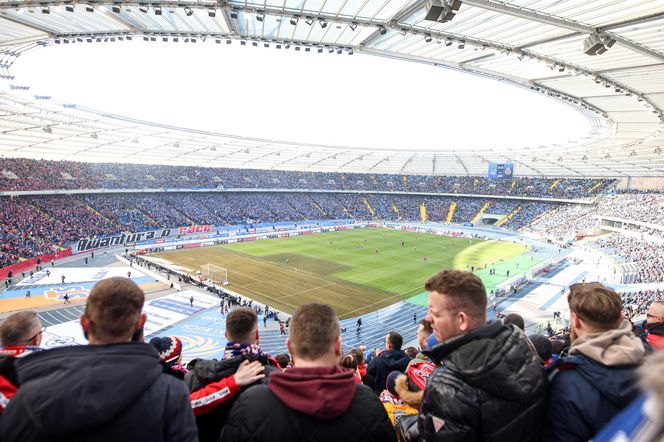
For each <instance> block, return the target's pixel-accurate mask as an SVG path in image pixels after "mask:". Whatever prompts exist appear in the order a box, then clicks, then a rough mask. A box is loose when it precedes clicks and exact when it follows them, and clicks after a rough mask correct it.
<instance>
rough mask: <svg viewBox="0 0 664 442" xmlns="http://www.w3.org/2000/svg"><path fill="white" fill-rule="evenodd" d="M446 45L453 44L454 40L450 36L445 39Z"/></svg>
mask: <svg viewBox="0 0 664 442" xmlns="http://www.w3.org/2000/svg"><path fill="white" fill-rule="evenodd" d="M445 46H452V40H450V39H449V38H448V39H446V40H445Z"/></svg>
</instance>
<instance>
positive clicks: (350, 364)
mask: <svg viewBox="0 0 664 442" xmlns="http://www.w3.org/2000/svg"><path fill="white" fill-rule="evenodd" d="M339 365H341V366H342V367H346V368H351V369H353V370H356V369H357V359H355V356H353V355H352V354H350V353H349V354H347V355H346V356H344V357H342V358H341V361H339Z"/></svg>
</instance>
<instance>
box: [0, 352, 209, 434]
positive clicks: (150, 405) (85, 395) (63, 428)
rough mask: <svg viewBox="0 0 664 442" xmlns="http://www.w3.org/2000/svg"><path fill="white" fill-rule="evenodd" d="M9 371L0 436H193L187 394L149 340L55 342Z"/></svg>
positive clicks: (0, 423) (23, 359)
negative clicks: (9, 394) (12, 380)
mask: <svg viewBox="0 0 664 442" xmlns="http://www.w3.org/2000/svg"><path fill="white" fill-rule="evenodd" d="M16 371H17V374H18V380H19V384H20V385H21V388H20V389H19V391H18V393H16V395H15V396H14V397H13V398H12V400H11V401H10V402H9V406H8V407H7V409H6V410H5V412H4V414H3V416H2V420H1V421H0V440H2V441H3V442H12V441H21V442H31V441H35V442H37V441H39V442H49V441H58V442H60V441H68V442H77V441H95V442H105V441H109V442H110V441H140V442H146V441H150V442H153V441H154V442H160V441H183V442H184V441H187V442H194V441H197V440H198V438H197V434H196V424H195V423H194V414H193V412H192V411H191V405H190V404H189V393H188V392H187V389H186V388H185V386H184V383H183V382H182V381H181V380H180V379H177V378H176V377H175V376H172V375H169V374H166V373H164V372H163V370H162V367H161V365H160V363H159V354H158V353H157V351H156V350H155V349H154V347H152V346H151V345H148V344H143V343H126V344H124V343H123V344H110V345H83V346H74V347H63V348H56V349H53V350H47V351H42V352H38V353H33V354H31V355H28V356H26V357H25V358H21V359H20V360H18V361H17V363H16Z"/></svg>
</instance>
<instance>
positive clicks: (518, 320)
mask: <svg viewBox="0 0 664 442" xmlns="http://www.w3.org/2000/svg"><path fill="white" fill-rule="evenodd" d="M503 324H505V325H507V324H514V325H516V326H517V327H519V328H520V329H521V331H525V330H526V324H525V322H524V321H523V317H522V316H521V315H520V314H518V313H510V314H509V315H507V316H505V318H504V319H503Z"/></svg>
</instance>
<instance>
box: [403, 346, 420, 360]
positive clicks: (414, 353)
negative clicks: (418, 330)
mask: <svg viewBox="0 0 664 442" xmlns="http://www.w3.org/2000/svg"><path fill="white" fill-rule="evenodd" d="M404 352H406V354H407V355H408V357H409V358H411V359H415V358H416V357H417V353H418V351H417V349H416V348H415V347H406V349H405V350H404Z"/></svg>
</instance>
